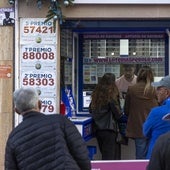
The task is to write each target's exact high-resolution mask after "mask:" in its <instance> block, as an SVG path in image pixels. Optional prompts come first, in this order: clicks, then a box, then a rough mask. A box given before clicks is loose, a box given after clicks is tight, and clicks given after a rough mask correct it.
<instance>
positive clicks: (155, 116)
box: [143, 75, 170, 170]
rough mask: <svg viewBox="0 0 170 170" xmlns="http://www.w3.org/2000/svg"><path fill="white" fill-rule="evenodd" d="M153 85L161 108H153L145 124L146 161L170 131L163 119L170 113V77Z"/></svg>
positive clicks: (169, 125) (168, 124)
mask: <svg viewBox="0 0 170 170" xmlns="http://www.w3.org/2000/svg"><path fill="white" fill-rule="evenodd" d="M152 85H153V86H154V87H155V88H156V92H157V100H158V102H159V106H158V107H154V108H152V110H151V111H150V113H149V115H148V117H147V119H146V121H145V122H144V124H143V133H144V135H145V136H146V137H148V139H149V148H148V152H147V156H146V159H150V157H151V154H152V150H153V147H154V145H155V143H156V141H157V139H158V137H159V136H160V135H162V134H164V133H166V132H168V131H170V123H169V122H167V121H164V120H163V119H162V117H164V116H165V115H166V114H167V113H170V76H169V75H168V76H165V77H164V78H162V79H161V80H160V81H158V82H153V83H152ZM169 169H170V168H169ZM154 170H156V169H154ZM159 170H161V169H159ZM164 170H165V169H164Z"/></svg>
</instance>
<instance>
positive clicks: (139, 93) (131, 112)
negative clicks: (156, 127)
mask: <svg viewBox="0 0 170 170" xmlns="http://www.w3.org/2000/svg"><path fill="white" fill-rule="evenodd" d="M153 81H154V75H153V71H152V69H151V68H150V67H149V66H143V67H142V68H140V70H139V72H138V75H137V83H136V84H135V85H133V86H129V87H128V91H127V94H126V98H125V107H124V112H125V114H126V115H127V116H128V122H127V128H126V136H127V137H129V138H132V139H134V141H135V148H136V159H145V158H146V153H147V150H148V140H147V138H146V137H145V136H144V135H143V131H142V130H143V123H144V122H145V120H146V118H147V116H148V114H149V112H150V110H151V109H152V108H153V107H155V106H157V105H158V102H157V97H156V91H155V89H154V87H152V86H151V83H152V82H153Z"/></svg>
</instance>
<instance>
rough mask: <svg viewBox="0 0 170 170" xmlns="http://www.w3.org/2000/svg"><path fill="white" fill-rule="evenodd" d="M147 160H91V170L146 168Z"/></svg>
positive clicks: (134, 169) (144, 169)
mask: <svg viewBox="0 0 170 170" xmlns="http://www.w3.org/2000/svg"><path fill="white" fill-rule="evenodd" d="M147 165H148V160H126V161H124V160H120V161H92V170H136V169H137V170H146V167H147Z"/></svg>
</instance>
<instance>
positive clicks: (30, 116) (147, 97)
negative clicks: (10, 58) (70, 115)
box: [5, 65, 170, 170]
mask: <svg viewBox="0 0 170 170" xmlns="http://www.w3.org/2000/svg"><path fill="white" fill-rule="evenodd" d="M121 99H124V102H123V105H121V102H120V101H121ZM13 100H14V106H15V111H16V112H17V113H18V114H20V115H22V116H23V121H22V122H21V123H20V124H19V125H18V126H17V127H15V128H14V129H13V130H12V132H11V133H10V135H9V137H8V140H7V143H6V151H5V169H6V170H8V169H13V170H22V169H32V170H34V169H41V170H48V169H49V170H52V169H70V170H71V169H74V170H79V169H81V170H90V169H91V163H90V159H89V155H88V150H87V146H86V143H85V142H84V141H83V139H82V137H81V135H80V133H79V132H78V130H77V128H76V126H75V125H74V124H73V123H72V122H71V121H70V120H69V119H67V118H66V117H65V116H63V115H61V114H54V115H44V114H42V113H41V112H40V110H41V102H40V100H39V96H38V92H37V91H36V90H35V89H34V88H30V87H27V88H20V89H17V90H16V91H15V92H14V96H13ZM89 112H90V114H91V116H92V118H93V124H92V126H93V130H94V134H95V136H96V139H97V142H98V146H99V149H100V152H101V155H102V160H120V159H121V144H120V143H118V142H117V137H118V133H119V121H120V119H121V117H122V116H123V115H126V116H127V118H128V119H127V127H126V137H127V138H130V139H133V140H134V141H135V154H136V159H150V161H149V164H148V167H147V170H169V169H170V163H169V162H168V161H167V160H168V158H169V156H170V152H169V151H170V150H169V143H170V142H169V141H170V140H169V139H170V133H169V131H170V122H169V119H170V76H165V77H164V78H162V79H161V80H160V81H159V82H154V73H153V70H152V69H151V68H150V67H149V66H143V67H141V68H140V69H139V71H138V73H137V75H135V67H134V65H126V66H124V74H123V75H122V76H121V77H120V78H118V79H116V77H115V75H114V74H113V73H105V74H104V75H103V77H102V78H101V79H100V81H99V82H98V84H97V85H96V87H95V89H94V91H93V93H92V95H91V103H90V105H89ZM168 113H169V114H168ZM167 115H168V116H167ZM164 119H166V120H164ZM167 119H168V121H167ZM164 160H165V161H164Z"/></svg>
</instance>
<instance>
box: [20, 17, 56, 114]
mask: <svg viewBox="0 0 170 170" xmlns="http://www.w3.org/2000/svg"><path fill="white" fill-rule="evenodd" d="M44 21H45V18H22V19H20V87H26V86H30V87H35V88H36V89H37V90H38V92H39V96H40V99H41V101H42V109H41V112H43V113H45V114H51V113H56V58H57V56H56V55H57V52H56V45H57V38H56V33H54V32H53V22H52V21H48V22H47V23H45V22H44Z"/></svg>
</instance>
